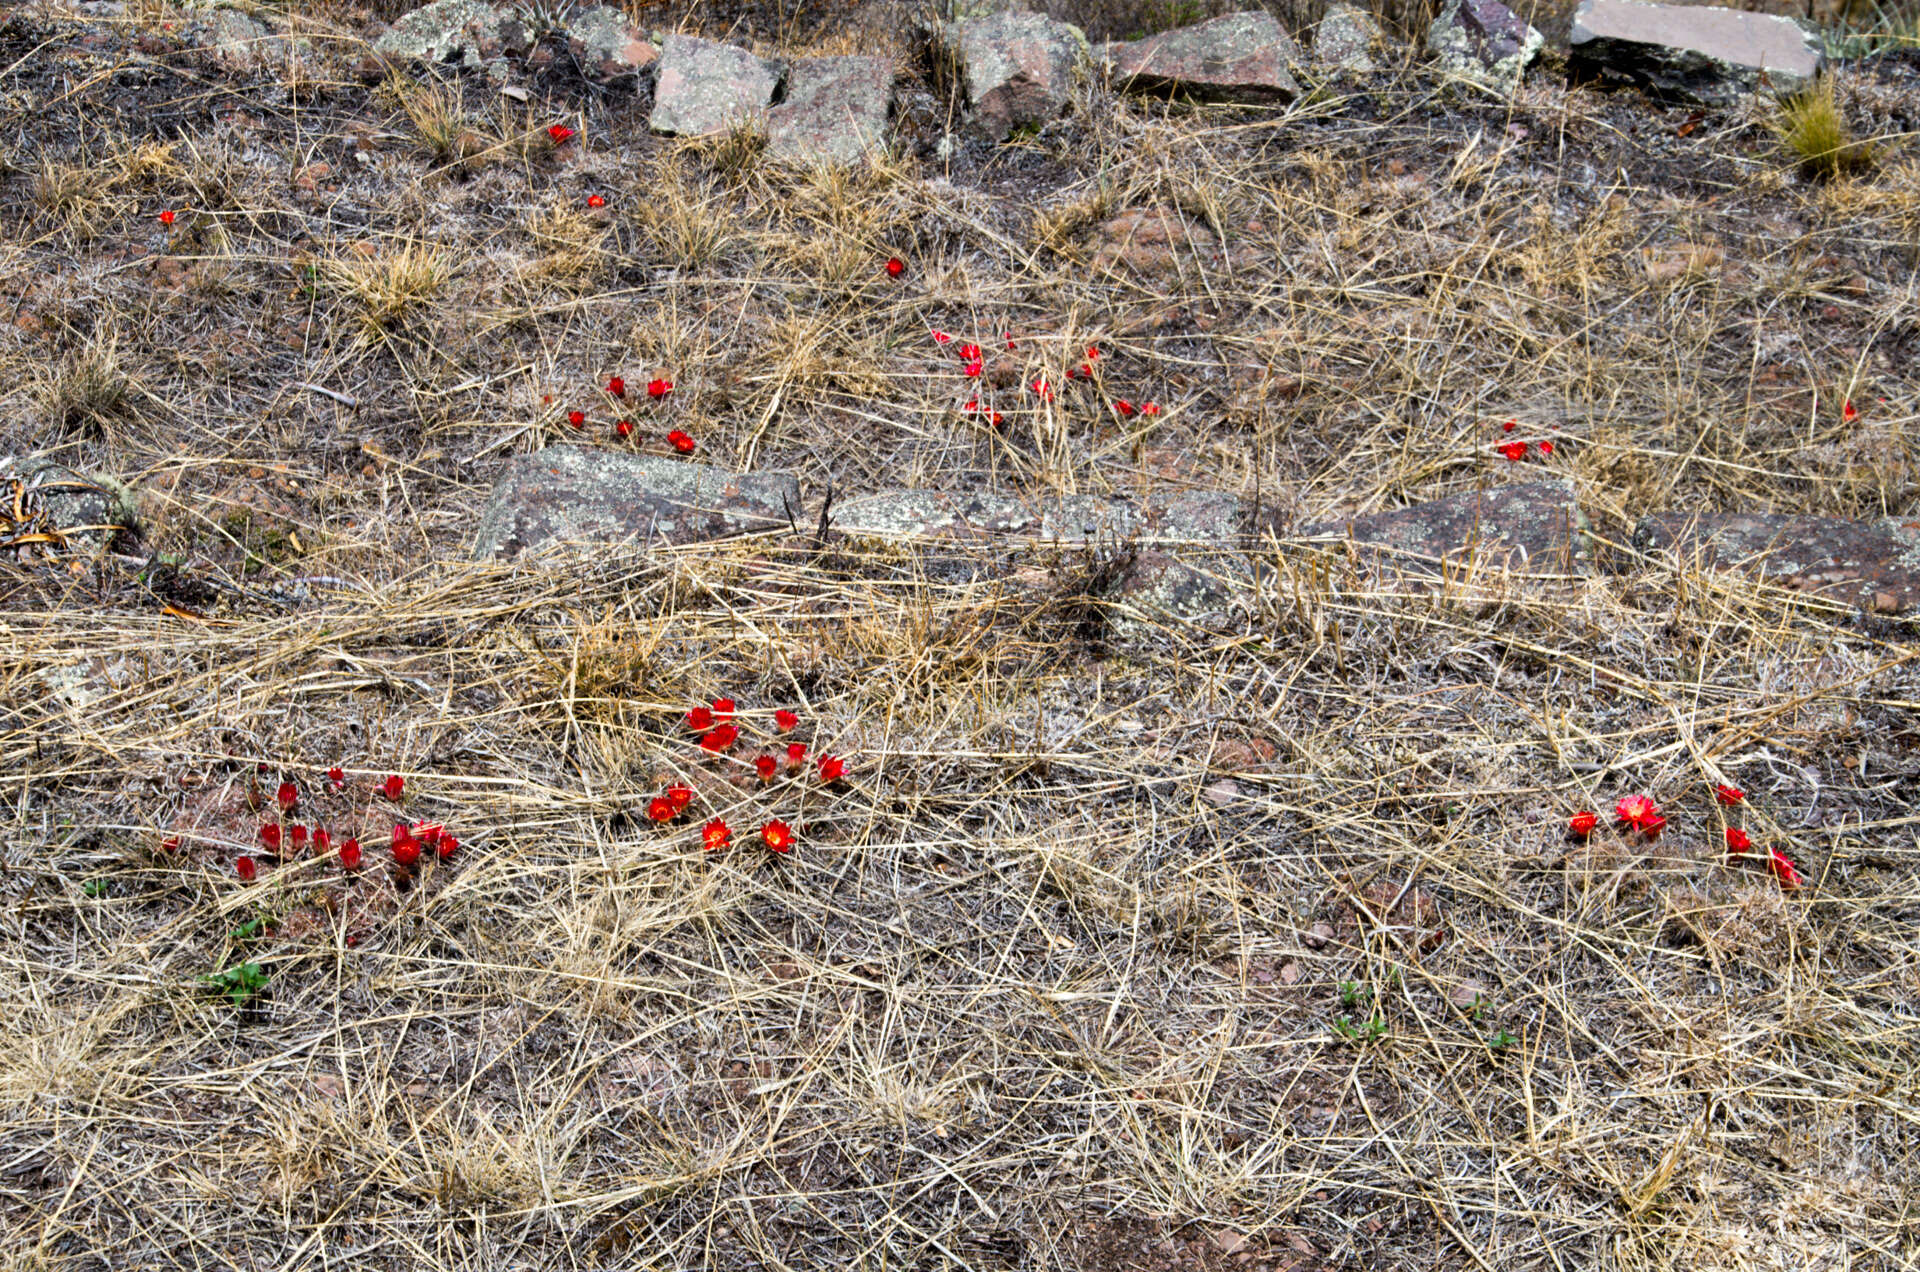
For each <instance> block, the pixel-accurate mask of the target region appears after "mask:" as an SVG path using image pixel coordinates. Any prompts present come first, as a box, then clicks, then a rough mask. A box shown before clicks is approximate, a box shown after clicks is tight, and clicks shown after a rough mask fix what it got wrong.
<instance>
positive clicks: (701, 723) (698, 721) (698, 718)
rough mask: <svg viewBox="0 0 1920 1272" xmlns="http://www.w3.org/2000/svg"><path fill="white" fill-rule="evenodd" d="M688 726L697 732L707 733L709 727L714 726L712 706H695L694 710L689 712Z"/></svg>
mask: <svg viewBox="0 0 1920 1272" xmlns="http://www.w3.org/2000/svg"><path fill="white" fill-rule="evenodd" d="M687 727H688V728H689V729H692V730H693V731H694V732H695V733H705V732H706V731H707V730H708V729H711V728H712V727H713V709H712V708H711V707H695V708H694V709H693V710H691V711H689V712H687Z"/></svg>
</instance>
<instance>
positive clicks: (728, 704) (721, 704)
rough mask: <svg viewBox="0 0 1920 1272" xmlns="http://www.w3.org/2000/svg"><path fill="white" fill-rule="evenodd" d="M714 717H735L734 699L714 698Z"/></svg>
mask: <svg viewBox="0 0 1920 1272" xmlns="http://www.w3.org/2000/svg"><path fill="white" fill-rule="evenodd" d="M713 718H714V719H716V720H731V719H733V699H732V698H715V699H714V700H713Z"/></svg>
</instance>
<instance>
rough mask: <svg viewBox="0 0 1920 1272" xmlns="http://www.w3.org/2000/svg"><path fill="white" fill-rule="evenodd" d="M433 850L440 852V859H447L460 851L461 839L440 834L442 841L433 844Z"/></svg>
mask: <svg viewBox="0 0 1920 1272" xmlns="http://www.w3.org/2000/svg"><path fill="white" fill-rule="evenodd" d="M433 850H434V851H435V852H437V853H439V854H440V860H442V861H445V860H446V859H447V858H448V857H451V856H453V854H454V853H456V852H459V851H460V841H459V840H458V839H455V838H454V837H453V836H452V835H442V836H440V842H439V843H437V844H435V845H434V846H433Z"/></svg>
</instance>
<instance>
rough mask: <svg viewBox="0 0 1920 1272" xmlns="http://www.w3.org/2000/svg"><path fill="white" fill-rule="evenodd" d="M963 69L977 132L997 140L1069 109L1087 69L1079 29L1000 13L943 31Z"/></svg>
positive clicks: (1032, 16) (1033, 15) (1043, 18)
mask: <svg viewBox="0 0 1920 1272" xmlns="http://www.w3.org/2000/svg"><path fill="white" fill-rule="evenodd" d="M942 38H943V39H944V40H945V41H946V43H947V47H948V50H949V52H950V53H951V55H952V56H953V57H954V58H956V59H957V60H958V62H959V64H960V66H961V67H962V73H963V78H964V80H965V83H966V88H967V101H968V102H969V103H970V104H971V105H972V107H973V123H974V127H975V128H977V129H979V131H980V132H981V133H983V134H984V135H985V136H987V137H988V138H990V139H992V140H994V141H1004V140H1006V138H1008V137H1009V136H1011V135H1012V134H1013V132H1014V131H1015V130H1016V129H1020V128H1028V127H1037V126H1039V125H1041V124H1044V123H1047V122H1048V121H1049V120H1052V119H1055V118H1057V117H1058V116H1059V114H1060V112H1061V111H1063V110H1065V109H1066V106H1067V102H1068V100H1069V99H1070V97H1071V96H1072V92H1073V85H1074V80H1075V78H1076V76H1077V75H1079V74H1082V73H1084V71H1085V68H1086V65H1087V38H1086V36H1085V35H1083V34H1082V33H1081V31H1080V29H1079V28H1078V27H1075V26H1071V25H1069V24H1067V23H1065V22H1057V21H1055V20H1054V19H1052V18H1049V17H1047V16H1046V15H1044V14H1039V13H995V14H991V15H989V16H987V17H984V18H973V19H971V20H969V21H966V22H962V23H960V24H959V25H957V26H951V27H946V28H943V30H942Z"/></svg>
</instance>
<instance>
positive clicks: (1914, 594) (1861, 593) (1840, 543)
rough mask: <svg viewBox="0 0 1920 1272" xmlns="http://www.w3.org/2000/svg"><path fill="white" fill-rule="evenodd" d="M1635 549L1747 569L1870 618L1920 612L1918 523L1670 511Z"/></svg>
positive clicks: (1639, 531)
mask: <svg viewBox="0 0 1920 1272" xmlns="http://www.w3.org/2000/svg"><path fill="white" fill-rule="evenodd" d="M1633 542H1634V546H1635V547H1637V548H1640V549H1641V550H1642V551H1656V550H1666V551H1671V552H1673V553H1674V554H1676V555H1677V556H1678V557H1680V558H1681V559H1683V560H1697V561H1700V562H1702V563H1704V564H1706V565H1708V566H1712V567H1715V568H1721V569H1743V570H1747V571H1750V572H1751V573H1753V574H1755V575H1757V576H1758V577H1760V578H1762V579H1765V580H1766V581H1767V582H1769V583H1773V584H1775V585H1777V586H1780V587H1785V588H1789V589H1791V590H1793V591H1796V592H1808V593H1812V594H1815V595H1819V596H1825V597H1829V598H1831V599H1833V600H1837V601H1841V602H1844V603H1845V604H1848V605H1857V606H1859V607H1860V608H1861V609H1863V610H1866V611H1868V612H1869V613H1874V614H1905V613H1908V612H1910V611H1912V610H1913V609H1914V608H1915V607H1916V606H1920V518H1914V517H1888V518H1885V519H1883V520H1880V521H1847V520H1844V519H1840V518H1833V517H1806V516H1789V515H1785V514H1780V513H1755V512H1703V513H1683V512H1669V513H1661V514H1658V515H1656V516H1651V517H1647V518H1645V519H1644V520H1642V521H1641V522H1640V524H1639V525H1638V526H1637V527H1635V529H1634V534H1633Z"/></svg>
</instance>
